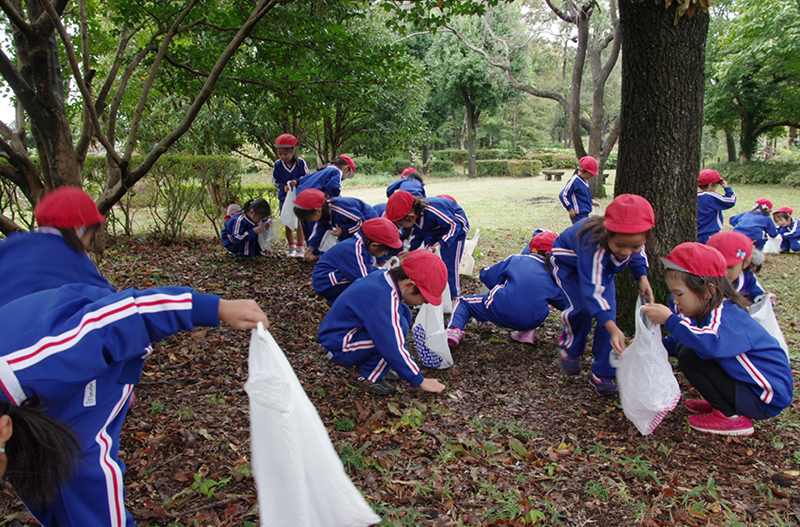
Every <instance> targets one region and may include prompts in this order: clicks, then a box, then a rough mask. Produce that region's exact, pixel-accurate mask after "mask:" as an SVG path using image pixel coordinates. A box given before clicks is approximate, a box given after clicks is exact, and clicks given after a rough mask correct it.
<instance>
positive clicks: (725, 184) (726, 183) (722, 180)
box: [719, 179, 728, 188]
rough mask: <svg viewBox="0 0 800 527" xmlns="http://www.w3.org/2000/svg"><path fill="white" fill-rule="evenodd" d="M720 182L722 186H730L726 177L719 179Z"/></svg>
mask: <svg viewBox="0 0 800 527" xmlns="http://www.w3.org/2000/svg"><path fill="white" fill-rule="evenodd" d="M719 184H720V185H722V188H728V182H727V181H725V180H724V179H721V180H720V181H719Z"/></svg>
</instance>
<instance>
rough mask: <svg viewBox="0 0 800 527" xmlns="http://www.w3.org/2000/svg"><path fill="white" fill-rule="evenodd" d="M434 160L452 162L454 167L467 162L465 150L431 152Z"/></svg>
mask: <svg viewBox="0 0 800 527" xmlns="http://www.w3.org/2000/svg"><path fill="white" fill-rule="evenodd" d="M431 154H433V155H434V156H435V157H436V159H446V160H447V161H452V162H453V163H455V164H456V165H463V164H464V163H466V162H467V151H466V150H436V151H434V152H431Z"/></svg>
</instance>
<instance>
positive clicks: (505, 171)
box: [475, 159, 542, 177]
mask: <svg viewBox="0 0 800 527" xmlns="http://www.w3.org/2000/svg"><path fill="white" fill-rule="evenodd" d="M475 169H476V172H477V175H478V177H487V176H488V177H492V176H493V177H532V176H538V175H539V174H541V172H542V162H541V161H539V160H536V159H533V160H528V159H511V160H504V159H486V160H479V161H475Z"/></svg>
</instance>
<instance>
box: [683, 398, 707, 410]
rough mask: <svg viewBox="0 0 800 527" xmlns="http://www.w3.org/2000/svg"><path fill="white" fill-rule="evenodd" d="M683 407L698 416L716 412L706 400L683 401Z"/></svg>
mask: <svg viewBox="0 0 800 527" xmlns="http://www.w3.org/2000/svg"><path fill="white" fill-rule="evenodd" d="M683 406H685V407H686V409H687V410H689V411H690V412H694V413H696V414H710V413H711V412H713V411H714V407H713V406H711V403H709V402H708V401H706V400H705V399H687V400H685V401H683Z"/></svg>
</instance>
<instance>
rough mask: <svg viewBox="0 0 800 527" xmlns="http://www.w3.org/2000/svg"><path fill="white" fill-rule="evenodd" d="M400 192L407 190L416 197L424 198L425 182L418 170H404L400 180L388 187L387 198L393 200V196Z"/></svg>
mask: <svg viewBox="0 0 800 527" xmlns="http://www.w3.org/2000/svg"><path fill="white" fill-rule="evenodd" d="M398 190H405V191H408V192H410V193H411V194H412V195H414V196H419V197H421V198H424V197H425V181H424V180H423V179H422V176H421V175H419V172H417V171H416V169H414V168H412V167H408V168H407V169H405V170H403V174H402V175H401V176H400V179H398V180H397V181H395V182H394V183H392V184H391V185H389V186H388V187H386V197H387V198H391V197H392V194H394V193H395V192H396V191H398Z"/></svg>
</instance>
